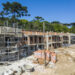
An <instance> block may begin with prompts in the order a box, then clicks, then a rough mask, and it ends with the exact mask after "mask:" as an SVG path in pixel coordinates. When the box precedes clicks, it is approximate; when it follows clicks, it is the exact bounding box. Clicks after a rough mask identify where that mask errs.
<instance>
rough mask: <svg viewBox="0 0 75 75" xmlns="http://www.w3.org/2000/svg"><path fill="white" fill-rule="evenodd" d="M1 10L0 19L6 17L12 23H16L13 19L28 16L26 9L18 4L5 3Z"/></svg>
mask: <svg viewBox="0 0 75 75" xmlns="http://www.w3.org/2000/svg"><path fill="white" fill-rule="evenodd" d="M2 5H3V10H2V11H1V12H0V17H8V18H11V19H12V22H13V21H14V22H16V21H17V20H16V21H15V19H18V18H20V17H23V16H30V15H29V14H28V8H27V7H26V6H22V5H21V4H20V3H18V2H12V3H10V2H6V3H3V4H2Z"/></svg>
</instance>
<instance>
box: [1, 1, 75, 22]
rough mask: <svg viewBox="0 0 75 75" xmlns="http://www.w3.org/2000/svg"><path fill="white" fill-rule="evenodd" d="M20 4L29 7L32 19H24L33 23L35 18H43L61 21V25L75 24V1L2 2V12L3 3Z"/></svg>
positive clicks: (50, 20)
mask: <svg viewBox="0 0 75 75" xmlns="http://www.w3.org/2000/svg"><path fill="white" fill-rule="evenodd" d="M7 1H9V2H14V1H16V2H20V3H21V4H22V5H23V6H27V7H28V11H29V13H30V14H31V16H30V17H26V16H25V17H22V18H23V19H27V20H29V21H31V20H32V19H34V17H35V16H41V17H43V18H44V19H45V20H46V21H49V22H52V21H59V22H61V23H72V22H75V0H0V11H1V10H2V5H1V4H2V3H6V2H7Z"/></svg>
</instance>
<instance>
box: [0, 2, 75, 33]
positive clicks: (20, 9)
mask: <svg viewBox="0 0 75 75" xmlns="http://www.w3.org/2000/svg"><path fill="white" fill-rule="evenodd" d="M2 5H3V10H2V11H0V25H4V23H5V21H8V24H9V26H12V24H13V23H17V22H18V25H19V26H22V28H23V29H25V30H33V31H43V23H44V24H45V31H54V32H65V33H66V32H71V33H75V22H74V23H61V22H59V21H53V22H49V21H46V20H45V19H44V18H43V17H41V16H35V17H34V18H33V19H32V21H28V20H26V19H22V17H23V16H30V14H29V13H28V8H27V6H23V5H21V4H20V3H18V2H6V3H3V4H2ZM68 26H69V27H68Z"/></svg>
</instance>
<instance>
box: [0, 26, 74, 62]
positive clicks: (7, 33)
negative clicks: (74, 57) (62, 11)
mask: <svg viewBox="0 0 75 75" xmlns="http://www.w3.org/2000/svg"><path fill="white" fill-rule="evenodd" d="M71 44H75V34H71V33H56V32H34V31H24V30H22V29H20V28H14V27H5V26H1V27H0V61H12V60H19V59H21V58H22V57H26V56H28V55H30V54H32V53H33V52H34V51H36V50H43V49H47V50H53V49H54V48H58V47H63V46H69V45H71Z"/></svg>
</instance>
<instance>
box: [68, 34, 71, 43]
mask: <svg viewBox="0 0 75 75" xmlns="http://www.w3.org/2000/svg"><path fill="white" fill-rule="evenodd" d="M68 37H69V44H71V36H70V35H69V36H68Z"/></svg>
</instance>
